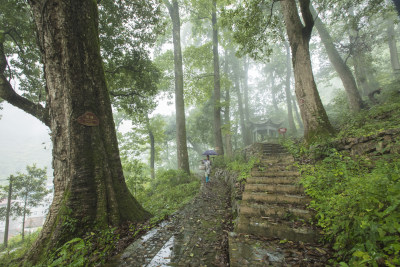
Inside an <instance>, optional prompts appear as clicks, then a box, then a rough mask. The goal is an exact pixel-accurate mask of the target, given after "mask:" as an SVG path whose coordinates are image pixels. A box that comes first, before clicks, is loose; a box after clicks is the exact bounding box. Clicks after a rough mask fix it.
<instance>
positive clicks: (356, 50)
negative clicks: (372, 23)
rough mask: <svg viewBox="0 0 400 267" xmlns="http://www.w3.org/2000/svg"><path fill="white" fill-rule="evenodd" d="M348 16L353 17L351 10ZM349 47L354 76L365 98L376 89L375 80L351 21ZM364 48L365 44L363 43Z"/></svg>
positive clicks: (356, 29)
mask: <svg viewBox="0 0 400 267" xmlns="http://www.w3.org/2000/svg"><path fill="white" fill-rule="evenodd" d="M348 12H349V15H350V16H352V17H353V16H354V12H353V8H352V7H351V8H350V9H349V11H348ZM349 34H350V47H351V50H350V51H351V54H352V56H353V65H354V72H355V75H356V80H357V83H358V86H359V87H360V88H361V90H362V93H363V95H364V96H367V95H368V94H369V93H370V92H372V91H374V90H375V89H377V88H375V87H377V82H376V80H375V77H374V74H373V71H372V69H371V67H370V63H369V62H368V60H367V56H366V54H365V51H363V50H362V46H361V45H360V44H361V43H363V41H362V40H360V34H359V29H358V25H357V22H355V21H353V23H352V25H351V26H350V31H349ZM363 44H364V46H365V45H366V43H363Z"/></svg>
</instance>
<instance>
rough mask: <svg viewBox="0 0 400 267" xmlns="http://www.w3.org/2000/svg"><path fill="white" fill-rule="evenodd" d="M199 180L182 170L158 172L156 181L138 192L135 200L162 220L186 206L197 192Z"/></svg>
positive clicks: (156, 218)
mask: <svg viewBox="0 0 400 267" xmlns="http://www.w3.org/2000/svg"><path fill="white" fill-rule="evenodd" d="M199 188H200V179H199V178H198V177H196V176H194V175H187V174H186V173H185V172H184V171H182V170H159V171H157V174H156V179H155V180H152V181H150V183H149V184H148V185H147V186H146V188H145V189H144V190H143V191H141V192H138V194H137V196H136V197H137V199H138V201H139V202H140V203H141V204H142V205H143V207H144V208H145V209H146V210H148V211H149V212H151V213H152V214H153V215H154V216H155V217H154V219H153V220H158V219H162V218H164V217H165V216H167V215H170V214H172V213H173V212H175V211H177V210H178V209H180V208H181V207H183V206H184V205H185V204H187V203H188V202H189V201H190V200H192V199H193V197H194V196H195V195H196V194H197V193H198V192H199Z"/></svg>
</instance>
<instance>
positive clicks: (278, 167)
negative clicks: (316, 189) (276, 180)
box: [251, 164, 298, 172]
mask: <svg viewBox="0 0 400 267" xmlns="http://www.w3.org/2000/svg"><path fill="white" fill-rule="evenodd" d="M297 170H298V168H297V167H296V166H294V165H293V164H289V165H288V164H268V165H261V164H258V165H257V164H256V165H255V166H254V167H253V168H252V169H251V171H268V172H277V171H297Z"/></svg>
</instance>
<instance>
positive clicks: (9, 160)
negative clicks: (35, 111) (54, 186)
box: [0, 102, 53, 184]
mask: <svg viewBox="0 0 400 267" xmlns="http://www.w3.org/2000/svg"><path fill="white" fill-rule="evenodd" d="M1 106H2V107H3V109H2V110H0V115H1V119H0V183H1V184H4V182H5V180H6V179H7V178H8V177H9V175H11V174H15V173H17V172H25V170H26V166H27V165H32V164H33V163H36V165H37V167H39V168H44V167H47V175H48V177H49V178H51V177H52V173H53V170H52V168H51V149H52V148H51V141H50V135H49V129H48V127H47V126H45V125H44V124H43V123H41V122H40V121H39V120H38V119H36V118H34V117H33V116H31V115H29V114H27V113H25V112H24V111H22V110H20V109H18V108H16V107H14V106H12V105H10V104H8V103H6V102H2V103H1Z"/></svg>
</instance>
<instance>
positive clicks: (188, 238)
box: [107, 179, 232, 266]
mask: <svg viewBox="0 0 400 267" xmlns="http://www.w3.org/2000/svg"><path fill="white" fill-rule="evenodd" d="M229 202H230V192H229V188H228V186H227V185H226V184H225V183H224V182H223V181H220V180H215V179H211V181H210V182H209V183H208V184H207V185H203V186H202V188H201V192H200V193H199V195H198V196H197V197H196V198H194V199H193V200H192V201H191V202H190V203H189V204H188V205H186V206H185V208H184V209H182V210H181V211H178V212H177V213H175V214H174V215H173V216H171V217H170V218H169V219H168V220H166V221H164V222H163V223H161V224H160V225H159V226H158V227H157V228H155V229H152V230H151V231H149V232H148V233H147V234H146V235H144V236H142V237H141V238H140V239H139V240H137V241H135V242H134V243H133V244H131V245H130V246H129V247H128V248H127V249H126V250H125V251H124V253H122V255H120V256H119V257H117V258H115V259H113V260H112V261H111V262H109V263H108V264H107V266H229V256H228V255H229V252H228V232H229V231H231V230H232V229H231V228H232V225H231V221H232V220H231V208H230V203H229Z"/></svg>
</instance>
